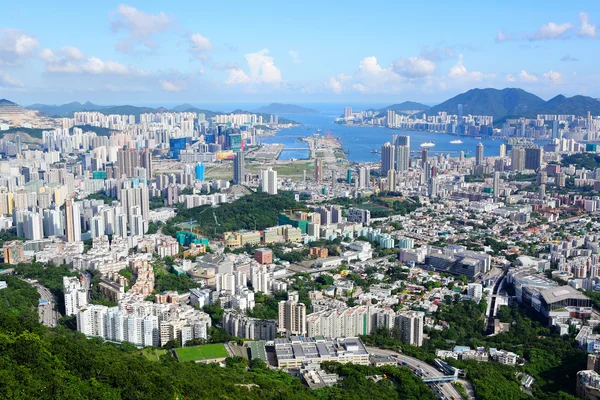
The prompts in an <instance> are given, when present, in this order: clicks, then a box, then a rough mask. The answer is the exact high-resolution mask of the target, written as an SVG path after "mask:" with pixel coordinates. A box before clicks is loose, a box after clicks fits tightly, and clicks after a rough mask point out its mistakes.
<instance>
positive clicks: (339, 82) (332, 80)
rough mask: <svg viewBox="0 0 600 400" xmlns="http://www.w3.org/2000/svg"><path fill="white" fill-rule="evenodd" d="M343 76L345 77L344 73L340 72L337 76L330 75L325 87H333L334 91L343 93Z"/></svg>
mask: <svg viewBox="0 0 600 400" xmlns="http://www.w3.org/2000/svg"><path fill="white" fill-rule="evenodd" d="M343 77H344V75H343V74H340V75H338V76H337V77H336V76H330V77H329V78H327V80H326V81H325V87H326V88H327V89H331V91H332V92H334V93H337V94H340V93H342V90H344V79H343Z"/></svg>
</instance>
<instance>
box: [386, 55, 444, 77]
mask: <svg viewBox="0 0 600 400" xmlns="http://www.w3.org/2000/svg"><path fill="white" fill-rule="evenodd" d="M392 68H393V70H394V72H396V73H397V74H398V75H400V76H404V77H406V78H409V79H415V78H423V77H425V76H429V75H433V74H434V73H435V63H434V62H433V61H431V60H428V59H425V58H423V57H408V58H400V59H398V60H396V61H394V64H393V65H392Z"/></svg>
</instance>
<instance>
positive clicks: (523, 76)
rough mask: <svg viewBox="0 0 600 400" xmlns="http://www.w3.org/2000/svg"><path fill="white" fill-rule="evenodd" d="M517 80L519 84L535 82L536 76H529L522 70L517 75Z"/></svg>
mask: <svg viewBox="0 0 600 400" xmlns="http://www.w3.org/2000/svg"><path fill="white" fill-rule="evenodd" d="M519 80H520V81H521V82H536V81H537V80H538V78H537V76H535V75H532V74H529V73H528V72H527V71H525V70H524V69H523V70H521V72H520V73H519Z"/></svg>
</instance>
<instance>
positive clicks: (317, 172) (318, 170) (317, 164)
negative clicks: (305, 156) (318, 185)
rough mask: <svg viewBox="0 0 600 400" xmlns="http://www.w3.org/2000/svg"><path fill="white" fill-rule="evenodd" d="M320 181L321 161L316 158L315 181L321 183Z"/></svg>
mask: <svg viewBox="0 0 600 400" xmlns="http://www.w3.org/2000/svg"><path fill="white" fill-rule="evenodd" d="M321 179H323V161H322V160H321V159H320V158H317V160H316V161H315V181H317V182H321Z"/></svg>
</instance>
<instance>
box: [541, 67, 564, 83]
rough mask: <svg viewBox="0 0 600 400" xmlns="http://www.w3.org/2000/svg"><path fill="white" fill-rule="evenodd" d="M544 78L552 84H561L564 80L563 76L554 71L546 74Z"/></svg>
mask: <svg viewBox="0 0 600 400" xmlns="http://www.w3.org/2000/svg"><path fill="white" fill-rule="evenodd" d="M544 78H546V79H548V80H549V81H550V82H552V83H560V81H561V80H562V76H561V74H559V73H558V72H555V71H552V70H550V71H548V72H546V73H545V74H544Z"/></svg>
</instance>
